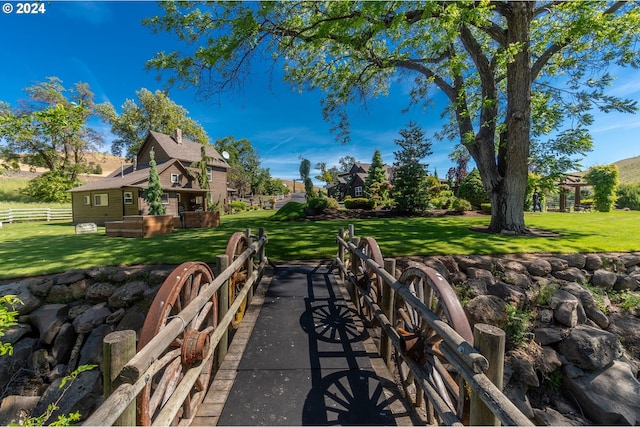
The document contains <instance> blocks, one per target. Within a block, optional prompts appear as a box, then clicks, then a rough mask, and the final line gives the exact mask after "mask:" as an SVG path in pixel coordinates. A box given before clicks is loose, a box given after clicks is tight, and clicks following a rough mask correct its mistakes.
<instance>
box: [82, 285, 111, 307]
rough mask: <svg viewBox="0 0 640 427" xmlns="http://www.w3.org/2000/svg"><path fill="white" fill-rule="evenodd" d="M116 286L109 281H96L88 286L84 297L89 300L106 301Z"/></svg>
mask: <svg viewBox="0 0 640 427" xmlns="http://www.w3.org/2000/svg"><path fill="white" fill-rule="evenodd" d="M116 289H118V287H117V286H116V285H114V284H112V283H109V282H98V283H94V284H93V285H91V286H89V288H88V289H87V294H86V298H87V300H88V301H90V302H94V303H97V302H107V301H109V298H110V297H111V295H113V293H114V292H115V291H116Z"/></svg>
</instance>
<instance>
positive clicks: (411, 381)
mask: <svg viewBox="0 0 640 427" xmlns="http://www.w3.org/2000/svg"><path fill="white" fill-rule="evenodd" d="M347 235H348V236H349V238H348V239H345V237H344V236H345V231H344V230H343V229H340V230H339V232H338V235H337V236H336V242H337V244H338V253H337V255H336V257H335V259H334V260H333V264H332V265H333V266H337V267H338V269H339V272H338V273H339V275H340V278H341V279H343V283H345V284H346V285H347V288H348V291H349V293H350V295H351V299H352V301H354V303H355V304H356V306H357V309H358V311H359V312H360V314H361V316H362V317H363V319H364V320H365V322H366V323H367V324H368V325H369V326H370V327H373V326H379V327H380V337H381V339H380V353H381V356H382V358H383V359H384V360H385V362H386V363H387V365H388V367H389V369H390V370H391V371H394V370H395V371H396V373H397V375H398V377H399V380H400V382H401V383H402V387H403V389H404V391H405V395H406V397H407V398H408V399H409V400H410V401H411V403H412V404H414V405H415V406H423V407H425V408H424V409H425V413H426V416H427V422H428V423H430V424H432V423H438V424H443V425H463V424H465V423H466V424H472V425H496V422H497V420H499V421H500V422H501V423H502V424H503V425H532V424H531V421H530V420H529V419H528V418H527V417H526V416H525V415H524V414H522V412H520V410H518V408H517V407H516V406H515V405H514V404H513V403H512V402H511V401H510V400H509V399H508V398H507V397H506V396H505V395H504V394H503V393H502V391H501V389H500V388H498V387H497V386H496V385H495V384H494V383H493V382H492V381H491V380H490V378H489V377H488V376H487V374H491V377H492V378H494V381H495V382H498V381H497V377H496V375H494V372H499V373H500V375H499V376H500V377H501V372H502V370H501V369H495V366H496V365H498V364H499V365H500V367H501V366H502V364H503V363H504V361H503V354H504V353H503V351H504V342H502V352H500V351H497V352H495V353H493V352H490V351H487V350H486V348H487V347H495V345H493V344H491V345H489V346H486V344H485V342H487V340H489V341H490V340H492V339H493V337H494V336H497V337H500V336H501V337H504V332H503V331H501V330H499V329H498V328H495V327H488V325H475V328H474V333H472V331H471V327H470V325H469V322H468V320H467V318H466V315H465V313H464V311H463V309H462V306H461V305H460V302H459V301H458V298H457V296H456V294H455V292H454V290H453V288H452V287H451V285H449V283H448V282H447V281H446V280H445V278H444V277H443V276H442V275H441V274H440V273H438V272H437V271H436V270H434V269H432V268H430V267H427V266H426V265H424V264H420V263H412V264H410V265H409V267H408V268H407V269H406V270H405V271H404V272H402V273H401V274H400V275H399V276H398V277H396V276H395V274H396V271H395V270H396V269H395V260H393V259H384V258H383V257H382V253H381V251H380V248H379V246H378V243H377V242H376V240H375V239H374V238H372V237H363V238H360V237H357V236H356V235H355V232H354V228H353V225H350V226H349V230H348V233H347ZM474 335H475V338H474ZM474 340H475V341H477V343H476V345H477V347H478V348H480V349H482V351H483V352H484V353H485V354H487V355H488V356H489V355H490V359H489V360H488V359H487V357H485V356H484V355H483V354H482V353H480V351H479V350H478V349H476V348H475V347H474ZM493 342H494V341H493ZM392 349H393V353H394V357H393V358H392V357H391V353H392ZM494 354H495V356H494ZM467 390H471V393H470V394H471V396H468V393H467ZM425 398H426V399H425Z"/></svg>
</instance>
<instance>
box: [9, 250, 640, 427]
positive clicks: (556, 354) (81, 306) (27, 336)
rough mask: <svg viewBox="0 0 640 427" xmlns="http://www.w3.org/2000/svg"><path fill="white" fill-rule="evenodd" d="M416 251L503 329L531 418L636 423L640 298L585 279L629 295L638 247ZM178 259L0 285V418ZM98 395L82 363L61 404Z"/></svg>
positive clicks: (94, 353) (42, 387)
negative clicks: (9, 311)
mask: <svg viewBox="0 0 640 427" xmlns="http://www.w3.org/2000/svg"><path fill="white" fill-rule="evenodd" d="M413 261H419V262H424V263H425V264H427V265H429V266H431V267H432V268H434V269H436V270H437V271H439V272H440V273H441V274H442V275H443V276H445V278H447V280H449V282H450V283H451V284H452V285H453V286H454V287H455V288H456V291H457V292H458V295H459V297H460V299H461V300H462V302H463V305H464V307H465V311H466V313H467V316H468V318H469V320H470V322H471V324H475V323H479V322H481V323H488V324H492V325H495V326H498V327H500V328H503V329H505V331H506V332H507V334H508V347H507V354H506V360H505V362H506V365H505V381H504V384H505V392H506V394H507V395H508V396H509V397H510V398H511V400H512V401H513V402H514V403H515V404H516V405H517V406H518V407H519V408H520V409H521V410H522V411H523V413H525V414H526V415H527V416H529V417H530V418H531V419H532V420H534V421H535V423H537V424H540V425H559V424H562V425H571V424H574V425H575V424H591V423H598V424H631V425H634V424H638V423H640V406H638V396H640V383H639V382H638V369H639V368H640V308H639V307H638V306H636V307H632V308H630V309H629V310H624V309H622V308H621V307H620V306H619V305H616V304H614V303H612V302H611V301H612V300H613V298H611V299H609V298H608V297H606V296H605V297H603V298H594V296H593V294H592V292H591V291H589V290H588V289H587V287H586V286H585V285H589V286H592V287H593V288H592V289H602V290H603V291H604V293H606V292H608V293H609V294H611V293H612V292H619V291H624V290H629V291H630V292H635V294H636V295H637V294H638V293H639V292H640V289H638V288H639V286H640V285H639V280H640V254H588V255H582V254H572V255H553V256H551V255H518V256H499V257H492V256H439V257H426V258H423V257H419V258H417V257H416V258H403V259H399V260H398V266H399V268H403V267H405V266H406V265H407V264H408V263H409V262H413ZM174 267H175V266H146V267H131V268H115V267H105V268H93V269H89V270H73V271H68V272H66V273H63V274H58V275H54V276H47V277H38V278H29V279H22V280H15V281H11V282H8V283H4V284H2V285H0V295H8V294H12V295H17V296H18V297H19V298H20V299H21V300H22V301H23V303H24V305H21V306H18V307H16V309H17V311H18V312H19V314H20V320H19V324H18V325H16V326H14V327H12V328H11V329H10V330H9V331H8V333H7V334H6V335H5V336H4V337H2V341H4V342H11V343H13V346H14V353H13V355H11V356H8V355H7V356H3V357H2V361H1V362H2V363H0V394H1V395H0V398H4V400H3V407H2V408H1V409H0V424H1V425H6V424H7V423H8V422H11V421H17V418H16V416H17V415H16V414H18V413H19V410H20V409H27V410H31V411H32V412H31V413H32V414H34V415H40V414H42V413H43V412H44V410H45V409H46V407H47V405H48V404H49V403H50V402H52V401H55V400H56V398H57V396H59V388H58V385H59V384H60V382H61V380H62V377H63V376H64V375H66V374H68V373H69V372H71V371H73V370H74V369H76V368H77V367H78V366H79V365H84V364H97V365H100V363H101V361H102V339H103V337H104V336H106V335H107V334H108V333H110V332H112V331H115V330H125V329H132V330H135V331H136V332H137V333H138V334H139V332H140V329H141V327H142V324H143V322H144V318H145V315H146V312H147V310H148V307H149V305H150V303H151V301H152V299H153V297H154V296H155V294H156V292H157V290H158V289H159V287H160V285H161V284H162V282H163V281H164V279H165V278H166V277H167V275H168V274H169V273H170V272H171V271H172V270H173V268H174ZM514 320H515V322H514ZM525 321H526V325H525V323H524V322H525ZM519 324H520V325H521V326H527V327H522V328H519V327H518V325H519ZM611 385H615V386H614V387H612V386H611ZM569 396H571V397H569ZM101 400H102V376H101V373H100V371H99V370H93V371H89V372H85V373H83V374H81V375H80V376H79V378H78V380H77V381H76V382H74V383H73V385H72V387H71V389H70V390H69V391H68V392H67V393H66V394H65V398H64V399H63V400H62V404H61V405H60V406H61V407H60V409H59V411H58V413H70V412H74V411H79V412H80V413H81V414H82V415H83V416H85V417H86V416H87V415H88V414H90V413H91V412H92V411H93V410H94V408H95V407H96V406H97V405H99V404H100V402H101ZM55 417H56V414H54V418H53V419H55Z"/></svg>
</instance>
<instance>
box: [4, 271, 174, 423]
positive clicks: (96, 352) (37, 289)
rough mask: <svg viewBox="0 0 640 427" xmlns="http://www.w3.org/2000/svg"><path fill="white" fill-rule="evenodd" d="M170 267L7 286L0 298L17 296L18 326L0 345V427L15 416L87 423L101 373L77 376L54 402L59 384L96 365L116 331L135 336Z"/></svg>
mask: <svg viewBox="0 0 640 427" xmlns="http://www.w3.org/2000/svg"><path fill="white" fill-rule="evenodd" d="M174 268H175V266H144V267H131V268H115V267H105V268H93V269H89V270H73V271H68V272H66V273H63V274H58V275H53V276H43V277H35V278H28V279H22V280H16V281H11V282H6V283H4V284H1V285H0V295H17V296H18V298H20V300H22V302H23V305H18V306H16V307H15V310H16V311H17V312H18V314H19V323H18V325H16V326H14V327H11V328H10V329H9V331H8V332H7V333H6V334H5V336H4V337H2V341H3V342H10V343H12V344H13V354H12V355H5V356H2V363H0V398H2V399H3V400H2V407H0V425H7V424H8V423H9V422H17V421H18V419H19V416H20V415H21V414H25V413H30V414H31V416H39V415H41V414H43V413H44V412H45V410H46V408H47V406H48V405H49V403H52V402H56V401H59V402H58V406H59V409H58V410H57V411H55V412H54V413H53V415H52V418H51V419H50V421H49V422H51V421H53V420H55V419H57V416H58V415H59V414H69V413H71V412H75V411H79V412H80V414H81V415H82V416H83V417H86V416H88V415H89V414H91V413H92V412H93V410H94V409H95V408H96V407H97V406H98V405H99V404H100V403H101V401H102V390H103V387H102V373H101V372H100V369H94V370H91V371H87V372H84V373H81V374H80V375H79V376H78V379H77V380H76V381H74V382H73V383H72V385H71V386H70V387H69V389H68V391H66V392H65V395H64V399H59V396H60V393H61V390H60V387H59V386H60V383H61V381H62V379H63V377H64V376H65V375H68V374H69V373H71V372H72V371H74V370H75V369H76V368H77V367H78V366H80V365H88V364H96V365H98V366H101V362H102V339H103V338H104V337H105V336H106V335H107V334H109V333H111V332H113V331H116V330H128V329H131V330H135V331H136V332H137V333H138V334H139V333H140V330H141V328H142V325H143V323H144V319H145V316H146V313H147V311H148V308H149V305H150V304H151V301H152V300H153V297H154V296H155V294H156V292H157V291H158V289H159V288H160V285H161V284H162V282H163V281H164V279H165V278H166V277H167V275H168V274H169V273H170V272H171V271H172V270H173V269H174Z"/></svg>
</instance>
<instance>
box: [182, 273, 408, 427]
mask: <svg viewBox="0 0 640 427" xmlns="http://www.w3.org/2000/svg"><path fill="white" fill-rule="evenodd" d="M341 424H360V425H396V424H397V425H410V424H411V420H410V417H409V416H408V415H407V410H406V408H405V406H404V404H403V401H402V400H401V398H400V394H399V392H398V389H397V387H396V386H395V384H394V383H393V381H392V380H391V379H390V375H389V372H388V371H387V369H386V367H385V365H384V363H383V361H382V359H381V358H380V357H379V356H378V354H377V349H376V347H375V343H374V342H373V340H372V339H371V338H370V337H369V335H368V333H367V331H366V330H365V329H364V328H363V325H362V322H361V321H360V319H359V317H358V316H357V314H356V312H355V311H354V309H353V305H352V304H351V302H350V301H349V299H348V296H347V294H346V292H343V288H342V287H340V286H338V285H337V283H336V280H335V276H334V275H333V274H332V273H329V272H328V270H327V268H326V266H324V265H310V264H307V265H286V266H278V267H277V269H276V271H275V273H274V274H273V276H272V277H271V278H269V277H266V278H264V279H263V280H262V282H261V283H260V285H259V286H258V289H257V291H256V294H255V296H254V298H253V300H252V302H251V305H250V308H249V310H248V312H247V313H246V316H245V319H244V320H243V322H242V326H241V327H240V329H238V331H237V332H236V335H235V337H234V340H233V342H232V345H231V346H230V348H229V354H228V355H227V357H226V358H225V361H224V363H223V365H222V366H221V367H220V369H219V370H218V372H217V374H216V377H215V379H214V382H213V384H212V386H211V388H210V390H209V393H208V394H207V396H206V397H205V400H204V402H203V404H202V405H201V407H200V410H199V411H198V416H197V417H196V418H195V419H194V421H193V424H192V425H341Z"/></svg>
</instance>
